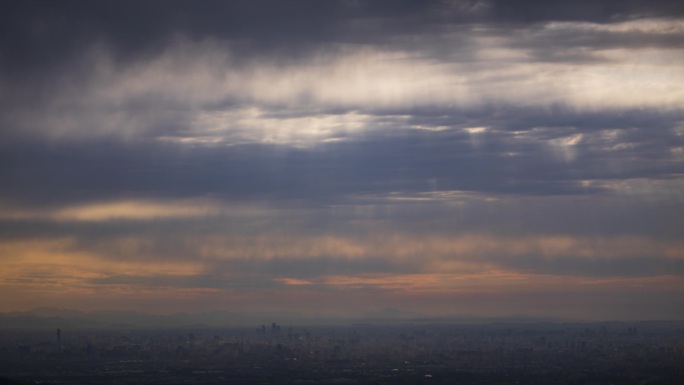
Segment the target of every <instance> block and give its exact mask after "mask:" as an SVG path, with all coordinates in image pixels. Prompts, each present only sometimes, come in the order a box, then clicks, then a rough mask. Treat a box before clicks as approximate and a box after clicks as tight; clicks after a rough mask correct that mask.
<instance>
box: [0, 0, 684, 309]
mask: <svg viewBox="0 0 684 385" xmlns="http://www.w3.org/2000/svg"><path fill="white" fill-rule="evenodd" d="M0 7H1V8H0V312H5V313H9V312H26V311H30V310H32V309H35V308H54V309H74V310H77V311H82V312H94V311H112V310H115V311H136V312H140V313H151V314H174V313H179V312H183V313H207V312H212V311H229V312H232V313H236V314H240V313H244V314H269V315H273V314H282V315H288V316H290V317H292V318H296V317H300V318H302V319H314V318H316V317H323V318H325V317H327V318H331V317H342V318H350V317H358V316H363V315H377V314H381V315H391V316H396V315H400V316H401V317H404V318H410V317H413V316H415V317H440V316H443V317H456V316H463V317H510V316H518V317H533V318H534V317H539V318H542V317H547V318H552V319H563V320H587V321H604V320H629V321H632V320H655V319H658V320H682V319H684V280H683V274H684V238H683V237H682V234H684V65H683V64H682V63H684V20H683V18H684V3H682V2H680V1H664V0H651V1H637V0H635V1H610V0H592V1H588V0H575V1H539V0H520V1H505V0H482V1H480V0H478V1H474V0H472V1H471V0H463V1H460V0H452V1H431V0H427V1H408V0H406V1H364V0H339V1H313V0H311V1H307V0H302V1H300V0H295V1H276V0H272V1H269V0H257V1H199V2H189V1H173V0H171V1H143V2H134V1H116V2H114V1H110V2H94V1H93V2H91V1H59V2H57V1H45V2H41V1H2V2H1V6H0ZM383 309H390V310H383ZM378 312H380V313H378ZM271 320H272V319H266V320H264V321H262V322H270V321H271Z"/></svg>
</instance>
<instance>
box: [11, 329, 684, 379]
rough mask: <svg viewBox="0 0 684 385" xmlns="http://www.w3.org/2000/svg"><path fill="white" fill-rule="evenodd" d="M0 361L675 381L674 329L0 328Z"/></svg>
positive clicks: (244, 375)
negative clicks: (0, 329) (0, 358)
mask: <svg viewBox="0 0 684 385" xmlns="http://www.w3.org/2000/svg"><path fill="white" fill-rule="evenodd" d="M0 356H1V357H3V358H2V360H0V373H2V376H4V377H5V378H3V379H0V383H1V384H84V385H85V384H179V385H180V384H540V385H541V384H547V385H548V384H564V385H593V384H596V385H598V384H614V385H620V384H624V385H627V384H635V385H636V384H649V385H678V384H681V380H682V378H684V324H682V323H681V322H657V321H653V322H633V323H625V322H604V323H559V322H525V323H521V322H510V321H509V322H506V321H504V320H502V321H499V322H489V323H458V322H455V321H454V322H451V323H443V324H435V323H422V322H413V323H411V322H408V323H406V322H394V323H388V324H374V323H362V324H351V325H336V326H334V325H327V326H304V325H285V324H279V323H276V322H272V323H265V324H262V325H254V327H251V328H250V327H231V328H214V327H206V326H205V327H202V326H196V327H186V328H177V327H174V328H163V329H157V330H154V329H116V330H112V329H90V330H87V329H86V330H79V329H52V330H46V329H33V330H27V329H24V330H17V329H13V330H7V329H4V330H2V331H0ZM3 381H4V382H3ZM13 381H16V382H13Z"/></svg>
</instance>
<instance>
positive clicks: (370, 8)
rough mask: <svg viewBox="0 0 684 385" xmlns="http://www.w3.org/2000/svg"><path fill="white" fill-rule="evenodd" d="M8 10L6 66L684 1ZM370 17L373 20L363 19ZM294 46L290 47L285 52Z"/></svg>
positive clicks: (133, 4)
mask: <svg viewBox="0 0 684 385" xmlns="http://www.w3.org/2000/svg"><path fill="white" fill-rule="evenodd" d="M2 11H3V12H1V13H0V14H1V15H2V16H1V19H0V25H1V26H2V27H0V28H2V29H1V30H0V31H1V32H2V33H0V36H2V38H0V50H1V51H2V53H3V55H2V63H3V67H4V70H8V69H12V68H13V69H27V68H32V67H36V66H38V67H46V66H48V67H49V66H50V64H59V63H60V61H61V59H64V58H73V55H74V54H76V53H78V51H79V50H80V49H81V48H82V47H83V46H85V45H89V44H94V43H107V44H111V45H112V46H113V47H114V49H115V50H116V51H117V52H119V53H122V54H124V55H126V54H129V53H134V52H139V53H140V52H146V51H149V50H150V49H151V50H156V49H159V48H160V46H161V45H163V44H164V43H166V42H167V40H168V39H169V38H170V37H172V36H173V35H174V34H180V35H186V36H188V37H190V38H193V39H202V38H205V37H214V38H220V39H224V38H225V39H232V40H243V41H247V42H251V43H258V46H253V47H252V49H259V46H261V47H262V48H271V49H273V48H277V47H282V45H283V44H286V43H288V42H290V43H292V42H294V43H296V44H288V45H287V46H288V49H292V48H296V46H297V45H302V44H304V45H308V44H311V43H314V44H321V43H332V42H346V41H351V42H354V41H357V42H361V41H363V40H364V39H366V40H370V41H373V40H374V39H376V38H377V35H380V36H386V37H390V36H397V35H408V34H421V33H425V32H433V31H434V28H435V27H437V26H440V25H449V24H454V23H457V24H458V23H468V22H484V23H502V22H510V23H540V22H548V21H590V22H599V23H605V22H614V21H616V20H630V19H632V18H635V17H641V18H643V17H678V16H681V15H683V14H684V6H682V5H681V4H679V3H678V2H676V1H667V0H661V1H645V0H643V1H642V0H639V1H609V0H607V1H584V0H582V1H552V2H551V1H541V0H525V1H505V0H502V1H475V0H465V1H437V0H435V1H418V0H409V1H384V0H382V1H343V0H340V1H315V0H297V1H288V2H282V1H277V0H258V1H213V0H211V1H210V0H204V1H199V2H190V1H145V2H143V3H141V2H137V1H118V2H90V1H81V0H75V1H60V2H52V1H5V2H3V5H2ZM363 25H367V26H368V27H367V28H360V29H361V33H359V32H358V31H357V29H359V27H362V26H363ZM282 53H285V52H282Z"/></svg>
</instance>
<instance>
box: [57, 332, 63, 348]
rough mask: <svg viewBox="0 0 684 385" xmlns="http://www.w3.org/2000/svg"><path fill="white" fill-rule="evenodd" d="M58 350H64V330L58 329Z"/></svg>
mask: <svg viewBox="0 0 684 385" xmlns="http://www.w3.org/2000/svg"><path fill="white" fill-rule="evenodd" d="M57 352H59V353H61V352H62V330H61V329H57Z"/></svg>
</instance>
